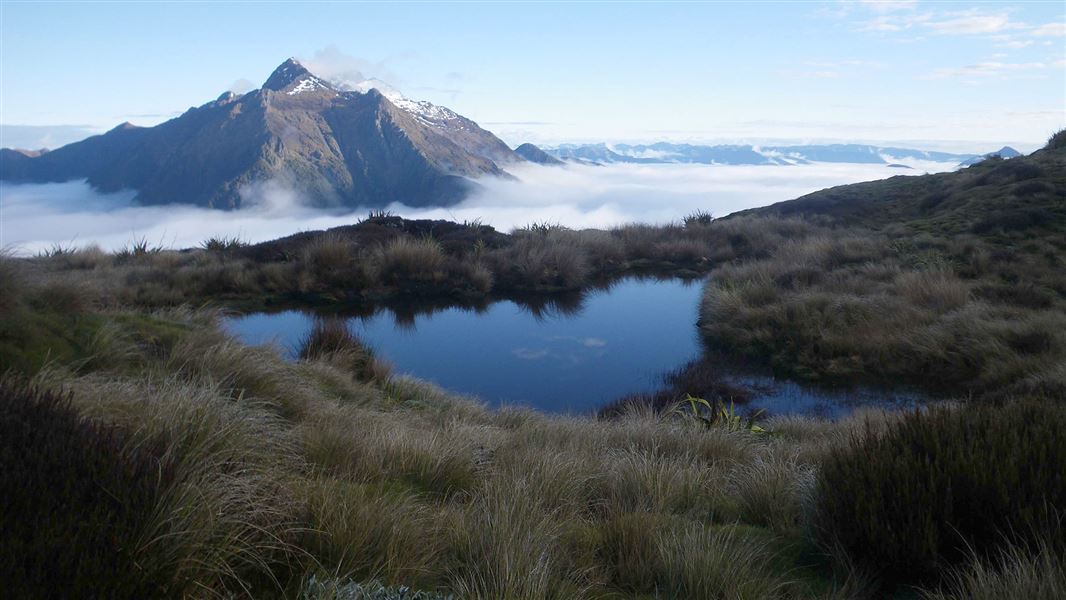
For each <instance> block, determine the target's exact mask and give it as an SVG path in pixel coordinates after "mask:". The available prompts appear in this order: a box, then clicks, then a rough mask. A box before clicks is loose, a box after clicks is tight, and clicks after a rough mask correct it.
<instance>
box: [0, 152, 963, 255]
mask: <svg viewBox="0 0 1066 600" xmlns="http://www.w3.org/2000/svg"><path fill="white" fill-rule="evenodd" d="M911 166H913V167H915V169H914V170H904V169H899V168H890V167H887V166H885V165H855V164H825V163H822V164H812V165H803V166H708V165H610V166H604V167H580V166H568V167H566V168H557V167H542V166H538V165H521V166H519V167H516V168H511V169H510V172H512V173H513V174H514V175H516V176H517V177H518V178H519V181H503V180H481V181H480V183H481V184H482V186H483V190H482V191H480V192H478V193H477V194H474V195H473V196H472V197H471V198H469V199H468V200H466V201H465V202H463V203H462V204H459V205H457V206H453V207H449V208H410V207H406V206H402V205H393V206H390V207H389V210H391V211H392V212H393V213H395V214H398V215H401V216H404V217H409V218H424V219H448V220H457V221H463V220H469V221H473V220H475V219H480V220H481V222H483V223H485V224H487V225H492V226H494V227H496V228H497V229H500V230H503V231H507V230H510V229H511V228H513V227H519V226H523V225H527V224H529V223H533V222H545V221H548V222H553V223H560V224H562V225H566V226H568V227H572V228H587V227H597V228H599V227H610V226H613V225H619V224H622V223H628V222H646V223H667V222H671V221H678V220H680V219H681V218H682V217H684V216H685V215H687V214H689V213H691V212H693V211H695V210H704V211H709V212H711V213H713V214H715V215H719V216H720V215H725V214H728V213H731V212H735V211H738V210H742V209H745V208H751V207H756V206H764V205H767V204H771V203H773V202H778V201H781V200H788V199H790V198H795V197H797V196H801V195H803V194H806V193H808V192H812V191H815V190H819V189H822V188H826V187H830V186H834V185H841V184H845V183H854V182H858V181H868V180H872V179H880V178H884V177H890V176H893V175H915V174H921V173H922V172H925V171H941V170H947V169H950V168H952V167H953V165H950V164H943V163H912V164H911ZM132 198H133V194H132V193H119V194H106V195H105V194H98V193H95V192H93V191H92V190H91V189H90V188H89V187H88V186H87V185H86V184H85V183H84V182H69V183H58V184H44V185H13V184H10V183H3V184H0V246H3V247H5V248H11V249H14V250H15V251H16V252H18V253H22V254H31V253H35V252H38V251H40V250H43V249H46V248H49V247H51V246H52V245H53V244H61V245H64V246H70V245H74V246H85V245H88V244H91V243H96V244H99V245H101V246H103V247H104V248H108V249H115V248H121V247H122V246H125V245H127V244H129V243H130V242H131V241H135V240H141V239H144V240H146V241H147V242H149V243H150V244H155V245H160V246H164V247H170V248H188V247H194V246H197V245H199V244H200V243H201V242H203V241H204V240H206V239H208V238H210V237H212V236H238V237H240V238H242V239H244V240H246V241H249V242H258V241H264V240H269V239H274V238H277V237H281V236H285V235H289V234H292V233H296V232H298V231H304V230H316V229H325V228H329V227H337V226H340V225H347V224H352V223H355V222H357V221H358V220H359V219H361V218H363V217H365V216H366V214H367V212H368V210H367V209H356V210H353V211H346V212H336V211H325V210H319V209H313V208H309V207H306V206H302V205H301V204H300V201H299V194H298V193H295V192H293V191H292V190H286V189H283V188H280V187H278V186H276V185H272V184H269V183H268V184H264V185H259V186H256V187H254V188H251V189H248V190H247V194H246V200H247V201H248V202H249V203H251V204H253V206H251V207H249V208H245V209H242V210H239V211H231V212H224V211H218V210H209V209H203V208H196V207H192V206H173V205H172V206H135V205H133V204H132Z"/></svg>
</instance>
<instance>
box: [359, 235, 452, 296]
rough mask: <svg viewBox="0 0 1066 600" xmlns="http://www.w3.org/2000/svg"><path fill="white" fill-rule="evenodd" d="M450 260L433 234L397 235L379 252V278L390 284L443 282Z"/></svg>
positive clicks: (377, 258)
mask: <svg viewBox="0 0 1066 600" xmlns="http://www.w3.org/2000/svg"><path fill="white" fill-rule="evenodd" d="M446 262H447V257H446V256H445V254H444V251H443V250H441V247H440V243H438V242H437V241H436V240H434V239H432V238H429V237H425V238H420V239H419V238H410V237H399V238H395V239H393V240H392V241H391V242H389V243H388V244H386V245H385V246H383V247H381V248H380V249H379V250H378V252H377V253H376V254H375V265H376V268H377V274H378V277H379V278H380V279H381V281H382V282H383V283H385V284H387V285H398V284H402V283H405V282H417V283H438V282H442V281H444V279H445V278H446V276H447V268H446V267H447V265H446Z"/></svg>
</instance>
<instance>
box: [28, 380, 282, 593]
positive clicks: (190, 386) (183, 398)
mask: <svg viewBox="0 0 1066 600" xmlns="http://www.w3.org/2000/svg"><path fill="white" fill-rule="evenodd" d="M41 380H42V381H45V382H46V383H49V384H50V385H55V383H56V382H58V381H63V382H64V384H65V387H67V388H68V389H70V390H71V392H72V398H73V399H74V402H75V406H76V407H77V408H78V409H79V410H80V411H81V412H83V413H84V414H87V415H90V416H92V417H93V418H94V419H96V420H99V421H100V422H104V423H111V424H114V425H115V426H118V427H121V428H122V429H123V430H125V431H128V432H130V436H131V442H132V443H134V444H136V445H137V446H141V445H144V444H148V443H153V444H158V445H159V446H158V447H159V448H160V450H159V455H160V456H161V457H162V459H161V460H162V461H163V463H164V464H165V465H167V469H168V470H169V473H171V475H170V476H169V477H167V478H164V479H161V480H158V481H156V482H155V486H156V488H155V493H156V500H155V502H154V504H153V505H152V506H151V508H149V509H147V510H146V511H145V513H144V514H145V516H146V517H147V518H148V520H147V522H146V523H145V524H144V529H143V532H142V536H141V538H140V539H139V541H138V543H139V547H140V548H141V549H142V553H141V555H140V556H139V557H138V565H139V566H140V568H142V569H146V570H148V571H149V572H161V573H166V574H168V577H169V586H170V589H172V590H174V591H175V593H177V594H179V595H181V594H189V593H192V591H193V590H196V589H200V590H211V591H213V592H214V593H223V592H225V591H227V590H240V589H242V588H245V587H247V586H249V585H255V586H257V587H262V588H264V589H277V588H278V587H279V586H280V585H281V583H280V582H279V581H278V580H277V578H278V576H277V574H278V573H279V572H284V564H285V562H286V561H287V560H289V558H290V555H291V552H292V551H293V545H292V542H293V540H294V533H295V531H296V529H297V514H298V510H297V506H296V504H295V502H294V501H293V496H292V494H291V492H290V491H289V487H288V482H287V480H288V479H289V478H290V477H291V476H292V474H293V473H295V472H297V471H298V470H299V469H300V467H301V463H302V461H301V460H300V458H299V456H298V455H297V451H296V445H295V441H294V440H293V438H292V437H291V435H289V434H288V433H287V432H286V431H285V429H284V428H283V427H282V423H281V421H280V420H279V418H278V417H277V416H275V415H274V414H273V412H272V411H271V410H270V409H269V408H267V407H264V406H263V405H262V404H261V403H257V402H252V401H245V400H241V399H237V400H234V399H232V398H231V397H229V395H228V394H227V393H226V392H225V390H223V389H220V387H219V386H218V384H217V383H211V382H209V381H203V380H201V381H199V382H193V381H188V380H185V381H183V380H182V379H181V378H175V377H170V378H165V379H162V380H153V379H151V378H148V379H147V380H145V379H139V380H128V379H108V378H104V377H101V376H99V375H87V376H84V377H79V378H75V379H70V378H67V377H64V375H63V374H62V373H60V372H53V373H46V374H43V375H42V376H41Z"/></svg>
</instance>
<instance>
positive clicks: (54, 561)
mask: <svg viewBox="0 0 1066 600" xmlns="http://www.w3.org/2000/svg"><path fill="white" fill-rule="evenodd" d="M0 405H2V407H3V409H2V410H0V462H2V468H0V489H2V490H3V493H2V494H0V531H2V532H3V535H2V536H0V580H2V581H4V592H3V593H4V594H5V595H8V597H12V598H63V597H68V596H69V595H70V594H72V593H74V594H77V593H79V592H83V591H88V590H104V589H106V590H108V594H109V597H112V598H131V599H132V598H144V597H154V598H165V597H177V595H176V594H174V590H172V589H169V584H170V583H171V582H170V581H169V577H170V575H171V574H170V573H168V572H167V571H166V570H162V569H156V568H153V567H157V566H158V565H154V564H152V561H151V558H150V557H147V556H146V554H147V553H149V552H151V549H148V550H147V552H146V548H145V542H146V539H147V537H148V534H149V533H150V526H151V519H152V513H153V510H154V507H155V505H156V504H157V502H158V501H159V490H158V486H159V484H160V483H163V484H165V483H166V482H168V481H170V480H171V479H172V478H173V476H174V472H173V469H172V468H170V467H169V466H167V465H166V464H165V461H162V462H161V460H160V458H161V457H160V456H159V454H160V453H159V451H160V450H161V449H160V448H158V447H155V446H154V445H152V444H143V445H131V444H130V443H129V441H128V436H127V435H125V433H124V432H122V431H120V430H118V429H115V428H113V427H108V426H104V425H100V424H98V423H93V422H91V421H87V420H85V419H84V418H83V417H82V416H81V415H80V414H79V413H78V412H77V411H76V410H75V409H74V408H72V406H71V404H70V401H69V399H67V398H65V397H63V396H62V395H59V394H54V393H51V392H47V391H41V390H37V389H34V388H30V387H27V386H25V385H16V384H14V383H12V382H3V383H0Z"/></svg>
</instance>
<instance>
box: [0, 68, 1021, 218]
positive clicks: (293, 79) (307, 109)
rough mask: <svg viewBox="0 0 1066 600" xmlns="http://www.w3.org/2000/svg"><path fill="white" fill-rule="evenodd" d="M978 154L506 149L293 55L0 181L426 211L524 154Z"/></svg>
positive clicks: (789, 159) (13, 166) (960, 157)
mask: <svg viewBox="0 0 1066 600" xmlns="http://www.w3.org/2000/svg"><path fill="white" fill-rule="evenodd" d="M991 154H998V155H1000V156H1003V157H1004V158H1009V157H1013V156H1017V155H1018V152H1017V151H1015V150H1014V149H1012V148H1003V149H1001V150H999V151H997V152H995V153H991ZM985 156H988V155H975V154H948V153H944V152H923V151H921V150H911V149H904V148H886V147H879V146H866V145H856V144H833V145H807V146H745V145H731V146H727V145H717V146H701V145H692V144H671V143H666V142H661V143H657V144H650V145H630V144H615V145H608V144H585V145H572V144H566V145H561V146H557V147H554V148H544V149H542V148H538V147H537V146H534V145H533V144H522V145H521V146H519V147H518V148H516V149H515V150H511V148H510V147H508V146H507V144H505V143H504V142H503V141H501V140H500V139H499V138H497V137H496V136H495V135H493V134H492V133H491V132H489V131H486V130H485V129H482V128H481V127H479V126H478V124H477V123H475V122H474V121H472V120H470V119H467V118H466V117H463V116H462V115H459V114H457V113H455V112H453V111H451V110H449V109H447V108H445V107H443V106H437V105H434V104H431V103H429V102H423V101H416V100H411V99H409V98H406V97H404V96H403V95H402V94H400V93H399V92H397V91H396V90H395V89H393V88H391V87H389V86H388V85H387V84H385V83H384V82H381V81H377V80H362V81H359V82H356V83H351V82H341V81H334V80H327V79H325V78H322V77H319V76H317V75H315V74H313V73H311V72H310V71H308V70H307V69H306V68H305V67H304V66H303V65H301V64H300V63H299V62H297V61H296V60H294V59H289V60H287V61H285V62H284V63H282V64H281V65H280V66H279V67H278V68H277V69H275V70H274V72H273V73H272V74H271V75H270V77H269V78H268V79H267V80H266V82H265V83H264V84H263V86H262V87H261V88H259V89H257V90H253V91H251V92H248V93H246V94H243V95H236V94H233V93H231V92H226V93H224V94H222V95H221V96H220V97H218V98H217V99H216V100H214V101H212V102H208V103H206V104H204V105H202V106H199V107H194V108H190V109H189V110H188V111H186V112H185V113H184V114H182V115H181V116H179V117H176V118H174V119H171V120H169V121H167V122H165V123H162V124H160V125H157V126H155V127H137V126H135V125H132V124H130V123H123V124H122V125H119V126H118V127H115V128H114V129H112V130H110V131H108V132H107V133H104V134H101V135H96V136H93V137H90V138H87V139H84V140H82V141H80V142H75V143H72V144H68V145H66V146H63V147H61V148H58V149H56V150H52V151H47V150H34V151H29V150H15V149H8V148H4V149H0V180H4V181H13V182H29V183H48V182H64V181H71V180H86V181H87V182H88V183H89V185H91V186H92V187H93V188H94V189H96V190H99V191H104V192H114V191H119V190H133V191H135V192H136V197H135V198H136V201H137V202H139V203H140V204H171V203H185V204H195V205H199V206H207V207H214V208H239V207H241V206H242V205H245V204H247V203H248V202H249V201H250V200H251V199H252V198H254V197H255V196H256V195H257V193H258V190H261V189H263V188H262V186H264V185H275V186H278V187H280V188H285V189H291V190H293V191H295V192H296V193H297V194H298V195H299V196H300V197H301V198H302V199H303V200H304V201H306V202H307V203H309V204H311V205H314V206H320V207H330V206H347V207H382V206H387V205H389V204H391V203H393V202H399V203H403V204H406V205H408V206H415V207H420V206H446V205H450V204H455V203H457V202H460V201H462V199H463V198H465V197H466V196H467V195H468V194H469V193H470V192H471V191H472V190H475V189H477V188H478V187H479V184H478V183H477V181H476V180H477V179H478V178H480V177H483V176H486V175H488V176H495V177H510V175H509V174H508V173H507V172H506V171H505V168H507V167H509V166H510V165H514V164H517V163H522V162H527V161H528V162H533V163H538V164H541V165H549V166H559V165H565V164H567V163H569V164H580V165H600V164H608V163H638V164H651V163H654V164H658V163H698V164H716V165H717V164H721V165H796V164H805V163H809V162H838V163H877V164H887V165H890V166H897V167H906V166H907V165H905V164H901V163H905V162H906V161H908V160H917V161H936V162H950V163H956V164H971V163H973V162H976V161H979V160H982V159H983V158H984V157H985Z"/></svg>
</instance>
